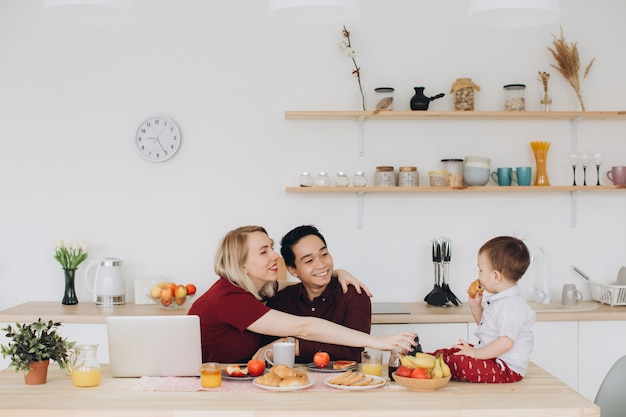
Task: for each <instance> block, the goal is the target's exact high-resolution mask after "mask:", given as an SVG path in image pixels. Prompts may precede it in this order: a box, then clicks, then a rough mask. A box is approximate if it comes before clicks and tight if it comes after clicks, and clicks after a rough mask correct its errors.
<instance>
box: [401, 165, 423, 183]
mask: <svg viewBox="0 0 626 417" xmlns="http://www.w3.org/2000/svg"><path fill="white" fill-rule="evenodd" d="M398 185H399V186H400V187H419V185H420V178H419V174H418V172H417V167H413V166H404V167H400V168H399V169H398Z"/></svg>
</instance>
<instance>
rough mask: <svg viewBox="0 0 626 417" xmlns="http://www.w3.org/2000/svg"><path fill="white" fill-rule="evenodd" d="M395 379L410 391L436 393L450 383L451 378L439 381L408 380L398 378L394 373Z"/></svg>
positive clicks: (401, 377) (438, 379) (402, 377)
mask: <svg viewBox="0 0 626 417" xmlns="http://www.w3.org/2000/svg"><path fill="white" fill-rule="evenodd" d="M393 379H394V381H396V382H397V383H398V384H400V385H402V386H403V387H405V388H407V389H410V390H411V391H434V390H436V389H439V388H441V387H443V386H444V385H446V384H447V383H448V382H450V377H449V376H447V377H445V378H437V379H419V378H406V377H404V376H398V375H396V373H395V372H394V373H393Z"/></svg>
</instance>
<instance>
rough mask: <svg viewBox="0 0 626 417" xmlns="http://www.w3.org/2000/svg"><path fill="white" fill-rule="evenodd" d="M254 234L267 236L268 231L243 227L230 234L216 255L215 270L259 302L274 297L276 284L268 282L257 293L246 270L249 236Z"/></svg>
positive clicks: (260, 228) (225, 237)
mask: <svg viewBox="0 0 626 417" xmlns="http://www.w3.org/2000/svg"><path fill="white" fill-rule="evenodd" d="M254 232H261V233H265V234H266V235H267V231H266V230H265V229H264V228H263V227H261V226H242V227H238V228H236V229H234V230H231V231H230V232H228V233H227V234H226V236H224V239H222V243H221V244H220V247H219V249H218V250H217V253H216V254H215V262H214V264H213V268H214V270H215V273H216V274H217V275H219V276H220V277H224V278H226V279H228V280H229V281H230V282H232V283H233V284H235V285H236V286H238V287H240V288H243V289H244V290H246V291H248V292H250V293H252V294H254V296H255V297H256V298H257V299H258V300H264V299H267V298H270V297H272V296H273V295H274V293H275V288H274V284H275V283H273V282H268V283H266V284H265V285H263V287H262V288H261V289H260V290H258V291H257V289H256V287H255V286H254V284H253V283H252V280H251V279H250V277H248V274H246V272H245V270H244V264H245V263H246V259H247V258H248V245H247V242H248V235H249V234H250V233H254ZM268 236H269V235H268Z"/></svg>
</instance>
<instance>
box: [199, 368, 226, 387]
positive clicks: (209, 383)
mask: <svg viewBox="0 0 626 417" xmlns="http://www.w3.org/2000/svg"><path fill="white" fill-rule="evenodd" d="M200 384H201V385H202V387H203V388H217V387H219V386H221V385H222V367H221V366H220V364H219V363H217V362H207V363H203V364H202V366H201V367H200Z"/></svg>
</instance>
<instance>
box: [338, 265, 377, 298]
mask: <svg viewBox="0 0 626 417" xmlns="http://www.w3.org/2000/svg"><path fill="white" fill-rule="evenodd" d="M333 275H337V278H338V279H339V284H341V288H342V289H343V293H344V294H345V293H346V292H348V285H352V286H354V289H356V292H358V293H359V294H361V290H363V291H365V294H367V295H368V296H370V297H371V296H372V293H371V292H370V289H369V288H367V285H365V284H363V283H362V282H361V281H359V280H358V279H356V278H355V277H354V276H353V275H352V274H351V273H349V272H348V271H346V270H345V269H335V270H334V271H333Z"/></svg>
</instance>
